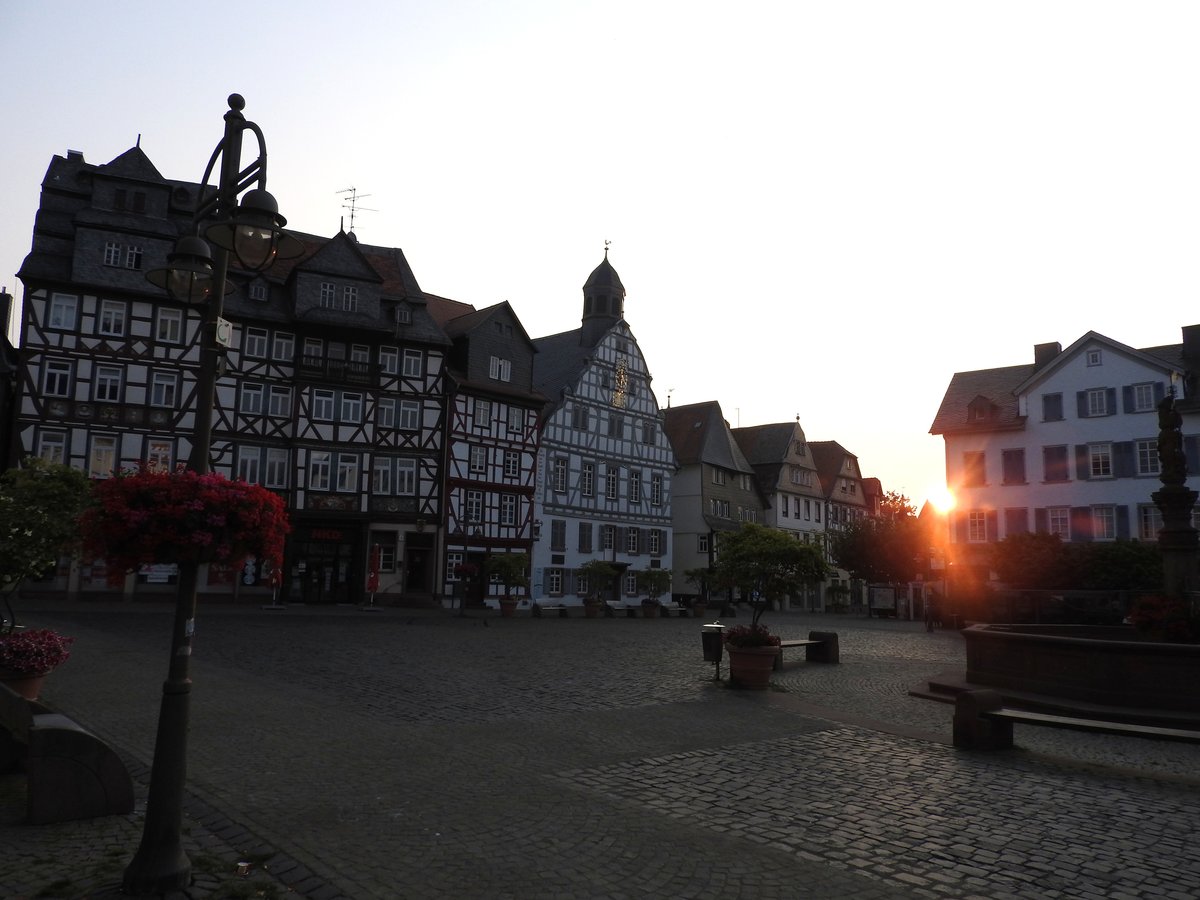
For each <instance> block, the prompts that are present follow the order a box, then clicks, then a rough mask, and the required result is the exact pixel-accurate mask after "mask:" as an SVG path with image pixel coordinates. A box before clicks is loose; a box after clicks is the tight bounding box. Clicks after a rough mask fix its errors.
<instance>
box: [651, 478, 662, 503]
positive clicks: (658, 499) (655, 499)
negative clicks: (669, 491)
mask: <svg viewBox="0 0 1200 900" xmlns="http://www.w3.org/2000/svg"><path fill="white" fill-rule="evenodd" d="M662 503H663V477H662V473H661V472H653V473H651V475H650V505H651V506H662Z"/></svg>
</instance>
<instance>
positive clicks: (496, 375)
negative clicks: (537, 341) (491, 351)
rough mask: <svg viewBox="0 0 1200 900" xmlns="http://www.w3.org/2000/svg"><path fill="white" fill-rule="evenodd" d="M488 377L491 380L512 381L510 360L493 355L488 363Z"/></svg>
mask: <svg viewBox="0 0 1200 900" xmlns="http://www.w3.org/2000/svg"><path fill="white" fill-rule="evenodd" d="M488 377H489V378H491V379H492V380H493V381H512V361H511V360H507V359H501V358H500V357H499V356H493V357H492V358H491V360H490V362H489V363H488Z"/></svg>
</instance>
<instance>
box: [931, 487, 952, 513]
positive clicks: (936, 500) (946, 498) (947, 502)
mask: <svg viewBox="0 0 1200 900" xmlns="http://www.w3.org/2000/svg"><path fill="white" fill-rule="evenodd" d="M926 496H928V498H929V502H930V503H931V504H932V505H933V508H934V509H936V510H937V511H938V512H940V513H942V514H943V515H945V514H946V513H948V512H950V510H952V509H954V503H955V500H954V494H953V493H952V492H951V491H950V489H949V488H948V487H946V486H945V485H944V484H936V485H934V486H933V487H931V488H930V489H929V493H928V494H927V495H926Z"/></svg>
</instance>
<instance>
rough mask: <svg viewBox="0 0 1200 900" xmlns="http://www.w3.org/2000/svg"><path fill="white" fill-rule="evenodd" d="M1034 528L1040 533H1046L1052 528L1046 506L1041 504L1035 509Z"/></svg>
mask: <svg viewBox="0 0 1200 900" xmlns="http://www.w3.org/2000/svg"><path fill="white" fill-rule="evenodd" d="M1033 530H1034V531H1036V532H1037V533H1038V534H1046V532H1048V531H1049V530H1050V515H1049V513H1047V511H1046V507H1044V506H1039V507H1037V508H1036V509H1034V511H1033Z"/></svg>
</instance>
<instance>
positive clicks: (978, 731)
mask: <svg viewBox="0 0 1200 900" xmlns="http://www.w3.org/2000/svg"><path fill="white" fill-rule="evenodd" d="M1016 723H1021V724H1022V725H1048V726H1050V727H1051V728H1069V729H1071V730H1074V731H1092V732H1095V733H1097V734H1118V735H1124V736H1126V737H1142V738H1154V739H1157V740H1160V741H1187V742H1189V743H1200V731H1192V730H1189V729H1186V728H1164V727H1161V726H1157V725H1139V724H1136V723H1133V722H1114V721H1112V720H1110V719H1087V718H1082V717H1079V716H1060V715H1054V714H1051V713H1039V712H1032V711H1029V710H1023V709H1012V708H1010V707H1006V706H1005V705H1004V698H1003V697H1002V696H1001V695H1000V693H999V691H993V690H987V689H983V690H974V691H963V692H962V693H961V694H959V695H958V697H956V698H955V701H954V746H955V747H958V748H960V749H962V750H1006V749H1008V748H1010V747H1012V745H1013V725H1014V724H1016Z"/></svg>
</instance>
